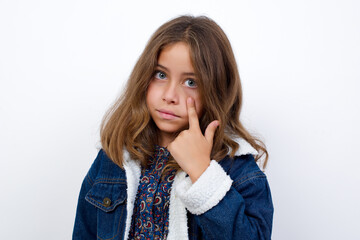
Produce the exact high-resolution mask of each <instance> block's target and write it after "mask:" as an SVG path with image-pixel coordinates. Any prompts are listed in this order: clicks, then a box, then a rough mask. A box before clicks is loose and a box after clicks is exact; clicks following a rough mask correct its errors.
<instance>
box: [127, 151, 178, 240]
mask: <svg viewBox="0 0 360 240" xmlns="http://www.w3.org/2000/svg"><path fill="white" fill-rule="evenodd" d="M169 156H170V153H169V151H168V150H167V149H166V148H163V147H160V146H156V149H155V154H154V157H153V158H151V159H150V160H149V163H148V164H149V166H148V168H146V169H142V172H141V176H140V182H139V187H138V192H137V195H136V200H135V206H134V212H133V216H132V221H131V228H130V233H129V238H130V239H166V237H167V234H168V227H169V203H170V191H171V185H172V182H173V181H174V177H175V171H174V170H173V171H170V172H168V173H167V174H166V175H165V176H164V178H161V172H162V170H163V168H164V167H165V165H166V163H167V161H168V160H169Z"/></svg>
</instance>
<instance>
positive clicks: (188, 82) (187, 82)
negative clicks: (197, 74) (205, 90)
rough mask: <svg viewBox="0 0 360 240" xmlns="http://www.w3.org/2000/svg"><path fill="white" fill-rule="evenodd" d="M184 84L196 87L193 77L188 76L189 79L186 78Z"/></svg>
mask: <svg viewBox="0 0 360 240" xmlns="http://www.w3.org/2000/svg"><path fill="white" fill-rule="evenodd" d="M185 85H186V86H187V87H190V88H196V87H197V84H196V82H195V80H194V79H191V78H189V79H187V80H186V81H185Z"/></svg>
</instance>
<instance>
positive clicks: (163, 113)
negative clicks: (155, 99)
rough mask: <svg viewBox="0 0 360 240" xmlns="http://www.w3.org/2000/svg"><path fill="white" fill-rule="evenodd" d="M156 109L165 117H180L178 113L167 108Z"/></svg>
mask: <svg viewBox="0 0 360 240" xmlns="http://www.w3.org/2000/svg"><path fill="white" fill-rule="evenodd" d="M156 111H157V112H158V113H159V115H160V116H161V118H163V119H167V120H171V119H176V118H179V117H180V116H178V115H176V114H175V113H173V112H171V111H168V110H165V109H158V110H156Z"/></svg>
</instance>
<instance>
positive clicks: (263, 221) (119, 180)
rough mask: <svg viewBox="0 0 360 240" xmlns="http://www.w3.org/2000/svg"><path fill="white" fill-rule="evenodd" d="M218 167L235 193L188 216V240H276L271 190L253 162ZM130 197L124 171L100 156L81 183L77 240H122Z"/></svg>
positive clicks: (233, 161) (250, 159)
mask: <svg viewBox="0 0 360 240" xmlns="http://www.w3.org/2000/svg"><path fill="white" fill-rule="evenodd" d="M219 163H220V165H221V166H222V167H223V169H224V170H225V171H226V172H227V174H228V175H230V177H231V179H232V180H233V184H232V187H231V188H230V190H229V191H228V192H227V194H226V195H225V197H224V198H223V199H222V200H221V201H220V202H219V203H218V204H217V205H216V206H214V207H213V208H211V209H210V210H208V211H207V212H205V213H203V214H201V215H193V214H191V213H190V212H188V227H189V229H188V232H189V239H190V240H195V239H236V240H243V239H244V240H245V239H246V240H249V239H271V229H272V218H273V204H272V199H271V193H270V188H269V185H268V182H267V179H266V176H265V174H264V173H263V172H262V171H261V170H260V169H259V167H258V166H257V164H256V163H255V161H254V158H253V156H252V155H244V156H239V157H235V158H234V159H232V158H230V157H226V158H224V159H223V160H221V161H220V162H219ZM126 195H127V194H126V176H125V171H124V170H123V169H121V168H120V167H118V166H117V165H116V164H114V163H113V162H112V161H111V160H110V159H109V158H108V157H107V156H106V154H105V152H104V151H103V150H100V151H99V154H98V156H97V157H96V159H95V161H94V163H93V164H92V166H91V168H90V170H89V172H88V174H87V175H86V177H85V179H84V181H83V183H82V187H81V190H80V195H79V200H78V206H77V212H76V218H75V225H74V231H73V240H80V239H81V240H91V239H102V240H105V239H112V240H115V239H123V238H124V231H125V220H126V214H127V212H126V197H127V196H126Z"/></svg>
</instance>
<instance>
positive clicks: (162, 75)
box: [155, 71, 166, 80]
mask: <svg viewBox="0 0 360 240" xmlns="http://www.w3.org/2000/svg"><path fill="white" fill-rule="evenodd" d="M155 77H156V78H158V79H161V80H163V79H166V73H164V72H162V71H156V72H155Z"/></svg>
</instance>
